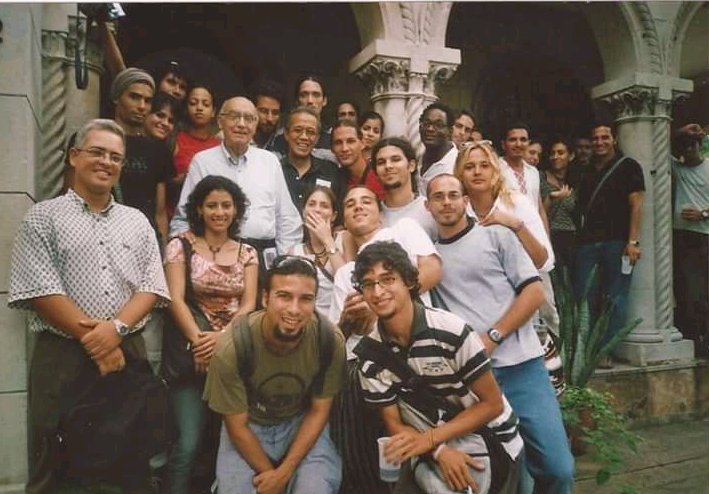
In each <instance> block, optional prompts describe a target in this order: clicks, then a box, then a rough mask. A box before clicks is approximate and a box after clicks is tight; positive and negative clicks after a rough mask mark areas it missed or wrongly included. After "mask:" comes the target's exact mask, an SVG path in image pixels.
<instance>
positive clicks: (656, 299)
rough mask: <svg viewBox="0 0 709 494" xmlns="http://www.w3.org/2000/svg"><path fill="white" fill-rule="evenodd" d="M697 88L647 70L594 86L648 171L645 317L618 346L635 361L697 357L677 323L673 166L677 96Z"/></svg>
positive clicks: (636, 297)
mask: <svg viewBox="0 0 709 494" xmlns="http://www.w3.org/2000/svg"><path fill="white" fill-rule="evenodd" d="M691 91H692V83H691V81H686V80H683V79H677V78H672V77H668V76H661V75H657V74H644V73H636V74H633V75H632V76H630V77H627V78H623V79H617V80H613V81H609V82H606V83H604V84H602V85H600V86H597V87H595V88H593V91H592V96H593V98H594V99H596V100H600V101H602V102H604V103H607V104H608V105H610V108H611V109H612V111H613V114H614V116H615V121H616V124H617V126H618V129H617V138H618V142H619V145H620V148H621V149H622V151H623V153H624V154H625V155H627V156H630V157H632V158H634V159H636V160H637V161H638V162H639V163H640V164H641V165H642V167H643V172H644V175H645V201H644V205H643V218H642V226H641V235H640V246H641V249H642V257H641V259H640V261H639V262H638V264H636V266H635V268H634V273H633V280H632V284H631V288H630V297H629V310H628V321H633V320H634V319H636V318H641V319H642V322H641V323H640V325H639V326H638V327H637V328H636V329H635V330H634V331H633V332H632V333H631V334H630V335H629V336H628V337H627V338H626V340H625V341H624V342H622V343H621V344H620V345H619V346H618V348H617V349H616V351H615V353H616V355H618V356H619V357H621V358H623V359H626V360H628V361H629V362H630V363H631V364H634V365H648V364H654V363H660V362H664V361H669V360H689V359H692V358H693V351H694V350H693V344H692V342H690V341H688V340H682V335H681V334H680V333H679V331H678V330H677V329H676V328H675V327H674V326H673V308H674V304H673V294H672V205H671V168H670V122H671V115H670V114H671V108H672V101H673V99H674V98H677V97H681V96H684V95H686V94H689V93H690V92H691Z"/></svg>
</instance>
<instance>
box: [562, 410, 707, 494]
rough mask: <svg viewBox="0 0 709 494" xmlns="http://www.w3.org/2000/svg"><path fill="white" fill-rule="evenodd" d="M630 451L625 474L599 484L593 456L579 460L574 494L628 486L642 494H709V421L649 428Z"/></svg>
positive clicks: (607, 493) (603, 493) (614, 490)
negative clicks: (636, 447)
mask: <svg viewBox="0 0 709 494" xmlns="http://www.w3.org/2000/svg"><path fill="white" fill-rule="evenodd" d="M634 432H635V433H637V434H638V435H639V436H640V437H641V438H642V441H641V442H640V444H639V445H638V452H637V454H634V453H632V452H628V454H627V455H626V463H625V465H623V468H622V471H621V472H619V473H618V474H616V475H614V476H613V477H612V478H611V480H610V481H609V482H608V483H607V484H604V485H603V486H598V485H596V481H595V473H596V471H597V470H598V465H597V464H595V463H594V461H593V458H592V455H591V454H590V453H588V454H586V455H584V456H581V457H579V458H577V459H576V485H575V488H574V494H592V493H593V494H611V493H619V492H622V491H621V487H622V486H623V485H624V484H627V485H631V486H632V487H633V488H634V489H635V492H637V493H638V494H674V493H682V494H709V418H703V419H696V420H690V421H681V422H673V423H669V424H661V425H654V426H646V427H642V428H639V429H636V430H635V431H634Z"/></svg>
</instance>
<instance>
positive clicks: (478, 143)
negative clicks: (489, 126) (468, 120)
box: [460, 139, 492, 150]
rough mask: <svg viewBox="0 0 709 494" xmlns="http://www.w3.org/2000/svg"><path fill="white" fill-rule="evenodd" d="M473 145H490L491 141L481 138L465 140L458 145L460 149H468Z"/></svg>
mask: <svg viewBox="0 0 709 494" xmlns="http://www.w3.org/2000/svg"><path fill="white" fill-rule="evenodd" d="M473 146H476V147H479V146H492V141H488V140H487V139H483V140H482V141H466V142H464V143H463V144H461V145H460V149H461V150H462V149H468V148H470V147H473Z"/></svg>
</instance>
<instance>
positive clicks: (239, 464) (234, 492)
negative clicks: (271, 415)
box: [217, 415, 342, 494]
mask: <svg viewBox="0 0 709 494" xmlns="http://www.w3.org/2000/svg"><path fill="white" fill-rule="evenodd" d="M302 421H303V416H302V415H299V416H296V417H294V418H292V419H290V420H287V421H285V422H281V423H280V424H276V425H259V424H254V423H253V422H249V428H250V429H251V430H252V431H253V433H254V434H255V435H256V437H257V438H258V439H259V442H260V443H261V447H262V448H263V450H264V452H265V453H266V455H267V456H268V457H269V458H271V459H272V461H274V460H275V461H279V460H281V459H282V458H283V457H284V456H285V455H286V453H287V452H288V449H289V448H290V445H291V443H292V442H293V439H294V438H295V436H296V434H297V432H298V429H299V428H300V423H301V422H302ZM255 475H256V472H255V471H254V470H253V469H252V468H251V467H250V466H249V464H248V463H247V462H246V460H244V458H243V457H242V456H241V454H240V453H239V451H238V450H237V449H236V448H235V447H234V444H233V443H232V442H231V438H230V437H229V433H228V432H227V430H226V427H225V426H224V425H222V431H221V437H220V439H219V453H218V455H217V486H218V487H217V488H218V491H219V494H251V493H255V492H256V490H255V489H254V485H253V479H254V476H255ZM341 481H342V460H341V459H340V455H339V453H338V452H337V449H336V448H335V444H334V443H333V442H332V439H330V426H329V425H326V426H325V427H324V428H323V430H322V432H321V433H320V437H318V440H317V441H316V442H315V444H314V445H313V447H312V448H310V451H308V454H307V455H305V458H303V460H302V461H301V462H300V464H299V465H298V469H297V470H296V471H295V474H294V475H293V477H291V479H290V482H288V487H287V488H286V494H309V493H317V494H337V492H338V490H339V489H340V482H341Z"/></svg>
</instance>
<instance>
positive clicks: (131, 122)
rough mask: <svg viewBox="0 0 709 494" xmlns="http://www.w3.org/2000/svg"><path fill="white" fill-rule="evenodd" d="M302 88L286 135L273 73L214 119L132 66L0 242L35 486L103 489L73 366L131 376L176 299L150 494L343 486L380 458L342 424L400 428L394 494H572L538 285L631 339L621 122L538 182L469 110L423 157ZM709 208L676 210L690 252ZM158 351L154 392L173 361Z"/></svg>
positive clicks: (552, 316) (125, 464)
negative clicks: (78, 405) (607, 304)
mask: <svg viewBox="0 0 709 494" xmlns="http://www.w3.org/2000/svg"><path fill="white" fill-rule="evenodd" d="M156 81H157V82H156ZM293 96H294V99H295V101H296V102H297V104H296V106H295V107H294V108H293V109H291V110H290V111H289V112H288V113H287V115H285V117H284V118H281V117H282V113H285V112H284V111H283V110H284V95H283V91H282V88H281V87H279V85H278V84H276V83H273V82H269V81H261V82H259V83H258V84H256V85H255V86H254V88H253V89H252V91H251V92H250V94H249V95H248V96H236V97H233V98H229V99H227V100H226V101H224V102H223V103H222V104H221V105H217V104H216V102H215V100H214V95H213V93H212V92H211V90H210V89H209V88H208V87H207V86H205V85H203V84H200V83H196V82H195V83H192V81H190V80H189V78H187V77H186V76H185V74H183V73H182V72H180V70H179V67H178V66H177V65H174V64H173V65H171V66H169V67H168V69H167V70H166V71H165V72H164V73H163V74H158V77H157V78H155V79H154V78H153V77H152V76H151V75H150V74H148V73H147V72H145V71H143V70H140V69H136V68H128V69H125V70H123V71H121V72H120V73H118V75H117V76H116V78H115V80H114V81H113V84H112V86H111V100H112V102H113V103H114V104H115V116H114V119H113V120H107V119H97V120H92V121H90V122H88V123H87V124H86V125H85V126H84V127H83V128H82V129H81V130H79V132H77V134H76V136H75V138H74V139H73V143H72V144H71V146H70V148H69V150H68V154H67V170H68V172H69V173H67V178H66V186H67V190H66V193H65V194H63V195H61V196H60V197H57V198H55V199H52V200H49V201H44V202H41V203H39V204H37V205H35V206H33V207H32V208H31V209H30V211H29V212H28V214H27V216H26V217H25V219H24V221H23V222H22V224H21V226H20V230H19V233H18V236H17V238H16V242H15V248H14V250H13V258H12V272H11V281H10V295H9V304H10V306H11V307H14V308H25V309H29V310H30V316H29V326H30V329H31V330H32V331H36V332H37V333H38V338H37V344H36V347H35V350H34V354H33V359H32V364H31V368H30V377H29V379H30V385H29V409H30V415H29V417H30V418H29V424H30V434H29V438H30V442H29V449H30V460H29V464H30V476H29V482H28V485H27V492H30V493H45V492H55V490H56V489H57V486H58V485H59V483H60V482H62V481H64V482H73V483H77V482H78V483H79V484H80V483H82V482H84V483H90V482H93V481H95V480H96V479H94V478H88V479H87V478H70V479H67V478H65V477H66V476H65V475H64V473H63V470H62V468H61V467H62V464H61V450H62V444H61V443H58V442H57V441H56V436H57V430H58V429H59V428H60V423H61V421H62V414H61V413H60V411H61V410H62V409H63V408H62V407H61V406H60V405H61V404H63V403H65V402H66V401H67V400H69V401H70V400H71V399H72V398H74V396H72V395H71V393H76V394H77V395H79V394H81V391H82V390H81V389H79V390H76V389H75V387H73V386H72V383H73V382H75V381H76V380H77V376H79V375H80V374H81V373H86V372H94V373H96V374H97V375H101V376H106V375H110V374H113V373H117V372H122V371H123V369H124V368H125V367H126V366H130V365H131V362H133V361H136V360H145V359H146V348H145V343H144V341H143V337H142V335H141V332H143V330H144V328H146V327H149V326H150V325H151V323H150V322H149V321H150V320H151V319H152V321H156V320H158V321H159V320H162V319H163V318H161V317H160V314H161V313H162V312H165V310H164V308H165V307H167V316H168V317H165V318H164V323H163V328H162V330H163V338H164V339H165V340H166V341H168V340H169V341H173V342H174V341H179V342H181V343H180V344H179V345H177V347H176V348H177V350H176V351H178V352H180V351H181V352H183V353H184V354H186V355H187V356H188V357H187V358H188V360H189V362H188V367H189V369H188V370H187V371H184V370H183V371H181V373H180V372H178V373H176V374H175V373H174V372H173V371H172V370H170V377H169V378H168V379H167V381H168V396H169V409H170V413H171V415H172V417H173V425H174V429H175V434H174V436H175V438H174V440H173V441H172V443H171V445H170V448H169V452H168V459H167V464H166V468H165V473H164V474H163V479H162V490H163V492H169V493H175V494H180V493H189V492H191V490H190V489H191V488H192V487H191V486H193V484H195V482H196V479H195V470H196V465H197V464H198V463H199V462H200V461H201V460H203V459H204V458H209V459H210V460H209V461H208V463H210V465H208V468H207V470H209V469H210V467H211V470H212V471H211V472H209V473H208V474H207V475H206V476H205V477H206V478H205V479H202V480H203V481H204V485H203V486H202V488H205V489H208V488H209V487H210V485H211V484H212V480H213V479H214V478H215V479H216V488H217V490H218V492H219V493H220V494H225V493H245V492H258V493H263V494H269V493H283V492H289V493H300V492H317V493H337V492H358V490H357V489H358V488H359V487H358V485H357V484H356V481H357V479H356V475H353V474H352V473H351V472H352V470H353V469H354V468H355V466H356V465H354V464H353V463H354V462H356V461H359V460H357V459H354V458H352V457H351V455H349V453H348V451H351V450H352V445H347V444H342V440H338V439H337V438H342V437H345V438H346V439H347V440H351V441H359V442H362V443H364V444H362V448H363V449H364V450H366V451H370V452H371V450H372V449H373V450H374V451H375V453H374V454H375V455H376V443H375V441H376V437H373V438H370V437H366V435H365V437H357V435H356V434H349V435H348V434H346V433H345V432H346V431H344V432H343V429H346V428H347V427H359V426H362V427H364V428H365V429H366V428H367V427H368V430H370V431H371V430H373V431H374V432H378V431H381V435H386V436H389V440H388V443H387V446H386V448H385V454H386V456H387V457H388V458H389V459H390V460H392V461H394V462H397V463H401V464H402V465H403V468H402V471H401V477H400V480H399V482H398V483H397V487H396V492H407V493H408V492H463V491H465V489H467V488H471V489H472V490H473V492H518V489H519V492H527V493H531V492H543V493H569V492H571V489H572V486H573V477H574V462H573V458H572V456H571V453H570V451H569V446H568V442H567V439H566V435H565V431H564V427H563V424H562V420H561V414H560V411H559V405H558V401H557V393H556V392H555V389H554V385H553V383H552V379H550V369H549V368H548V367H549V365H548V364H549V362H546V365H545V358H544V356H545V347H546V346H547V345H549V340H551V341H553V337H552V336H551V335H553V334H554V333H555V332H556V331H558V324H559V322H558V315H556V309H555V306H554V296H553V287H552V283H551V281H550V277H549V273H550V272H551V271H552V269H553V268H554V266H555V262H556V265H557V266H559V265H561V266H563V267H565V268H566V269H567V270H568V271H569V274H570V275H571V278H572V279H573V286H574V289H575V293H576V295H577V297H579V298H581V297H584V296H587V295H588V296H591V295H589V294H588V288H589V286H591V288H592V289H593V290H598V291H600V292H602V294H603V295H602V296H603V297H604V298H605V299H607V300H610V301H611V302H612V313H611V317H610V323H609V329H608V332H607V334H606V335H605V338H606V339H608V340H609V339H610V338H611V337H612V335H613V334H614V333H615V332H617V331H618V330H619V329H620V327H621V326H622V325H623V323H624V319H625V312H626V299H627V294H628V289H629V283H630V279H631V273H628V272H627V270H622V269H621V265H622V262H623V261H622V258H623V257H624V256H627V262H628V264H629V265H631V266H632V265H634V264H635V263H636V262H637V261H638V260H639V259H640V255H641V250H640V243H639V237H640V219H641V210H642V203H643V192H644V187H645V186H644V181H643V173H642V169H641V167H640V165H639V164H638V163H637V162H636V161H635V160H633V159H631V158H629V157H624V156H622V154H620V153H619V151H618V150H617V148H616V144H617V143H616V136H615V134H614V129H613V126H612V125H610V124H606V123H601V124H598V125H596V126H594V127H593V129H592V130H591V133H590V135H589V136H588V138H589V139H590V142H591V153H590V156H587V154H588V153H586V154H583V153H585V152H586V150H584V151H581V147H580V146H576V147H572V145H571V144H570V143H569V142H567V141H565V140H563V139H559V140H556V141H554V142H552V143H551V147H550V154H549V156H550V158H549V159H550V162H551V166H550V169H549V170H547V171H546V172H544V173H540V171H539V170H538V169H537V168H536V167H535V166H534V165H533V164H530V162H529V157H530V156H532V160H533V159H534V156H535V155H534V154H532V155H530V154H529V151H530V149H533V145H532V143H531V141H530V129H529V128H528V127H527V126H526V125H525V124H523V123H513V124H510V125H509V126H507V128H506V129H505V131H504V133H503V135H502V136H501V137H502V139H501V150H502V152H501V153H500V154H501V156H498V153H497V151H496V150H495V147H494V146H493V144H492V143H491V142H490V141H487V140H485V139H484V138H483V136H482V135H480V134H479V132H478V133H477V134H476V127H475V120H474V117H473V115H472V114H471V113H470V112H467V111H461V112H458V113H455V112H453V111H452V110H451V109H450V108H449V107H448V106H446V105H444V104H442V103H433V104H431V105H429V106H428V107H427V108H426V109H425V110H424V111H423V113H422V115H421V117H420V127H419V128H420V136H421V142H422V143H423V146H424V149H423V153H422V154H421V156H420V157H418V156H417V153H416V151H415V150H414V148H413V147H412V145H411V144H410V143H409V142H408V141H407V140H406V139H404V138H401V137H383V136H384V135H385V132H384V131H385V122H384V118H383V117H382V116H381V115H379V114H377V113H376V112H373V111H368V112H362V113H360V109H359V108H358V107H357V105H356V104H354V103H352V102H342V103H340V104H338V105H337V108H336V110H337V111H336V115H337V120H336V121H335V122H334V123H333V125H332V126H331V127H329V128H326V126H325V125H324V124H323V122H322V119H321V115H322V110H323V108H324V107H325V106H326V105H327V104H328V100H327V92H326V88H325V86H324V84H323V82H322V80H320V79H319V78H318V77H315V76H306V77H302V78H301V79H299V80H298V81H297V84H296V86H295V91H294V95H293ZM180 101H181V103H180ZM217 106H219V108H218V109H217ZM181 115H185V118H184V119H183V120H184V121H183V122H182V123H181V124H178V123H177V120H178V118H179V117H180V116H181ZM281 120H282V123H283V125H282V127H281V125H280V124H281ZM215 122H216V125H217V127H218V132H216V129H214V128H213V126H214V124H215ZM176 129H179V130H176ZM683 135H684V134H683ZM683 139H684V137H683ZM685 140H686V139H685ZM690 140H691V139H690ZM695 140H696V139H695ZM682 142H683V143H684V142H685V141H684V140H683V141H682ZM578 144H579V145H580V144H582V143H578ZM584 145H585V144H584ZM692 146H694V141H691V142H688V143H687V145H686V146H684V147H682V150H683V151H682V152H683V153H684V154H683V155H682V156H684V158H683V161H682V163H680V164H678V165H677V166H678V170H680V171H679V172H678V175H681V176H682V177H683V180H684V181H685V182H687V183H691V184H694V185H693V186H695V185H696V184H697V183H698V182H697V180H702V179H704V178H706V175H707V173H708V172H707V167H708V166H709V165H708V164H707V161H706V160H704V161H703V162H702V163H697V160H696V159H695V156H694V154H692V153H693V152H694V148H693V147H692ZM538 151H539V152H538V153H537V154H536V156H538V155H540V154H541V151H540V150H538ZM584 156H586V157H588V158H589V159H588V161H587V162H584V160H583V157H584ZM682 167H688V169H689V168H691V169H692V172H689V171H687V172H685V169H684V168H682ZM702 174H703V175H702ZM680 190H684V192H681V193H680V192H679V191H680ZM706 193H707V188H706V187H704V188H702V187H699V188H698V189H697V188H696V187H695V188H694V189H691V190H689V191H688V190H687V189H679V188H678V197H679V198H678V199H677V201H680V202H683V204H685V206H683V209H681V212H680V213H679V215H680V217H681V218H682V220H683V221H686V222H688V224H690V225H695V226H697V227H699V228H700V229H702V228H703V230H702V231H703V232H704V233H701V232H699V235H704V242H705V243H704V247H703V248H704V249H705V251H704V252H706V237H707V234H708V233H709V232H707V231H706V225H709V221H707V216H709V209H707V208H709V200H708V199H707V197H706ZM702 194H703V195H702ZM701 201H704V202H703V203H702V202H701ZM690 202H691V203H692V204H694V206H692V207H689V206H687V204H689V203H690ZM688 229H689V230H691V228H688ZM694 231H695V232H696V228H695V230H694ZM690 236H691V237H692V238H691V239H689V238H688V239H687V240H686V242H687V245H688V247H687V248H690V249H694V248H696V245H695V244H694V243H692V242H695V243H696V241H695V240H694V236H695V235H694V234H692V235H690ZM704 257H705V258H704V262H705V263H706V258H707V256H706V255H705V256H704ZM162 263H164V267H163V266H162V265H161V264H162ZM596 265H597V266H599V268H600V273H601V276H600V279H599V280H597V282H596V283H593V284H592V283H589V279H590V277H591V273H592V271H593V268H594V266H596ZM683 272H685V273H686V274H687V275H688V276H689V275H690V274H691V272H690V270H689V268H685V271H683ZM704 283H705V285H706V279H705V280H704ZM705 302H706V297H705ZM697 303H698V304H700V302H697ZM695 322H696V321H695ZM539 327H544V328H547V331H545V332H544V334H539V332H538V329H539ZM180 338H181V339H180ZM163 348H166V347H165V346H163ZM163 360H164V362H163V364H164V365H163V372H164V374H165V376H166V377H167V373H168V367H170V366H171V365H172V364H176V363H177V360H173V356H168V355H167V354H164V355H163ZM168 364H169V365H168ZM606 365H612V362H606ZM411 375H413V376H416V379H410V378H409V377H411ZM407 376H408V377H407ZM70 390H71V392H70ZM349 391H351V392H349ZM344 395H346V396H347V397H348V398H346V399H344V400H343V399H338V396H344ZM365 403H366V404H367V405H368V406H371V407H373V408H374V409H376V410H377V414H376V415H375V418H376V422H377V423H376V424H371V423H367V424H357V423H352V422H348V420H349V419H348V420H343V419H342V417H343V416H345V415H347V416H348V417H351V416H352V415H353V412H352V411H353V410H354V411H355V412H354V416H355V420H356V419H357V417H360V418H361V417H367V420H366V421H367V422H369V417H371V414H370V415H367V411H366V410H365V409H364V408H363V407H364V404H365ZM345 412H347V413H345ZM331 425H332V429H333V430H332V431H331V427H330V426H331ZM483 435H485V441H483V443H484V444H488V446H487V448H486V447H482V449H481V446H480V444H481V440H480V438H481V437H483ZM375 436H376V434H375ZM490 441H492V443H494V444H497V445H499V448H497V449H498V450H499V451H498V453H500V452H501V454H497V455H494V454H492V453H491V451H490V450H494V449H495V448H493V447H491V446H490V445H489V444H491V443H490ZM480 451H486V454H487V457H488V458H489V460H488V461H487V462H484V461H482V456H480V455H479V454H478V453H480ZM212 453H214V455H213V456H212ZM483 456H485V455H483ZM213 458H215V459H213ZM148 461H149V458H146V457H144V456H141V455H126V456H125V457H124V458H122V459H121V461H120V462H117V464H116V465H114V467H113V468H111V476H110V478H108V479H106V478H101V479H100V480H109V481H110V482H112V483H115V484H117V485H119V486H120V487H121V488H122V489H123V490H124V492H127V493H144V492H153V491H152V489H153V487H152V486H151V473H150V466H149V463H148ZM372 475H376V472H373V473H372Z"/></svg>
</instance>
